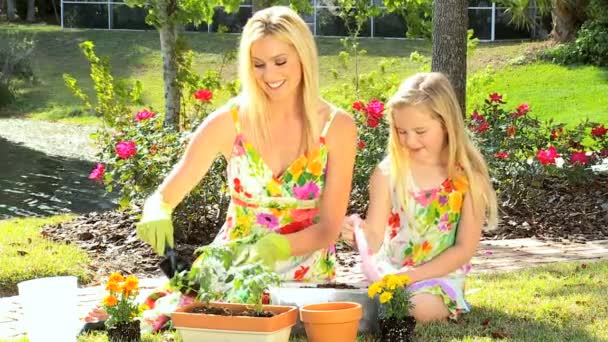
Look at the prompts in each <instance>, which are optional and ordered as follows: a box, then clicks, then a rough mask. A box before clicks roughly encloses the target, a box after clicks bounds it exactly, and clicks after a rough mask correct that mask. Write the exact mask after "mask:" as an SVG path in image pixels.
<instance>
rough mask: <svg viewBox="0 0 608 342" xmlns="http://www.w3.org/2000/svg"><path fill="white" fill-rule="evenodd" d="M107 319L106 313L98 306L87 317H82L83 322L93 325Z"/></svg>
mask: <svg viewBox="0 0 608 342" xmlns="http://www.w3.org/2000/svg"><path fill="white" fill-rule="evenodd" d="M107 319H108V313H107V312H106V311H105V310H104V309H103V308H102V307H99V306H96V307H94V308H93V309H92V310H91V311H90V312H88V313H87V315H86V316H85V317H84V319H83V320H84V321H85V322H86V323H95V322H100V321H105V320H107Z"/></svg>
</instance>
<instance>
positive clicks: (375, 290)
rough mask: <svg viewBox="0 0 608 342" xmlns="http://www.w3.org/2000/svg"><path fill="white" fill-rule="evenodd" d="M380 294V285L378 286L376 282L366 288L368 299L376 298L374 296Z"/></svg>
mask: <svg viewBox="0 0 608 342" xmlns="http://www.w3.org/2000/svg"><path fill="white" fill-rule="evenodd" d="M381 292H382V285H380V283H378V282H375V283H373V284H371V285H370V286H369V287H368V288H367V295H368V296H369V298H374V297H375V296H376V294H378V293H381Z"/></svg>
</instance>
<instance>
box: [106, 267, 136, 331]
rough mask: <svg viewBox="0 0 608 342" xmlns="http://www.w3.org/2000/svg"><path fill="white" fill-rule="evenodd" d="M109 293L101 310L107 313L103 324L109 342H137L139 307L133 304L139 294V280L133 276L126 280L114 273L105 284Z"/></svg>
mask: <svg viewBox="0 0 608 342" xmlns="http://www.w3.org/2000/svg"><path fill="white" fill-rule="evenodd" d="M106 290H107V291H108V292H109V293H108V295H106V296H105V297H104V299H103V304H102V305H103V308H104V309H105V310H106V312H107V313H108V319H107V320H106V322H105V325H106V328H107V331H108V340H109V341H110V342H139V341H140V340H141V335H140V326H139V320H137V319H136V317H137V316H138V314H139V306H138V305H137V303H136V302H135V299H136V298H137V295H138V294H139V280H138V279H137V277H135V276H133V275H129V276H127V277H126V278H125V277H123V276H122V274H120V273H118V272H116V273H113V274H112V275H110V277H109V278H108V282H107V283H106Z"/></svg>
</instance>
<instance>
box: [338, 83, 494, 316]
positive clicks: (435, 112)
mask: <svg viewBox="0 0 608 342" xmlns="http://www.w3.org/2000/svg"><path fill="white" fill-rule="evenodd" d="M387 108H388V115H387V117H388V120H389V123H390V136H389V143H388V148H387V151H388V153H387V154H388V155H387V157H386V158H385V159H384V160H383V161H382V162H381V163H380V164H379V165H378V167H377V168H376V170H375V172H374V174H373V175H372V177H371V180H370V204H369V208H368V212H367V216H366V219H365V221H361V219H359V218H358V217H357V216H351V217H349V218H347V219H346V220H345V222H344V225H343V235H344V236H345V237H346V238H347V239H349V238H350V239H353V231H354V230H355V229H354V227H358V226H361V227H362V230H361V232H362V235H359V236H361V237H362V238H364V239H365V240H366V241H360V242H362V243H365V244H366V245H368V246H369V248H366V249H365V250H360V253H361V254H362V257H363V260H364V264H363V267H364V270H365V273H366V275H367V276H368V278H370V280H376V279H377V278H379V277H382V276H383V275H385V274H389V273H402V274H407V275H408V276H409V277H410V278H411V279H412V282H413V283H412V285H411V286H410V287H409V290H410V291H412V293H413V298H412V300H413V302H414V304H415V307H414V309H413V311H412V314H413V316H414V317H415V318H416V319H417V320H418V321H420V322H426V321H434V320H444V319H446V318H452V319H456V318H457V317H458V315H459V314H460V313H461V312H467V311H469V305H468V304H467V303H466V301H465V299H464V283H465V275H466V274H467V273H468V271H469V270H470V265H469V261H470V259H471V257H472V256H473V255H474V253H475V250H476V248H477V245H478V243H479V240H480V236H481V231H482V227H483V226H484V225H487V226H488V227H493V226H495V224H496V216H497V215H496V210H497V209H496V196H495V192H494V190H493V188H492V184H491V181H490V177H489V175H488V170H487V167H486V164H485V161H484V159H483V157H482V155H481V153H480V152H479V151H478V150H477V149H476V148H475V146H474V145H473V143H472V142H471V140H470V138H469V136H468V135H467V131H466V129H465V124H464V120H463V115H462V112H461V110H460V106H459V105H458V102H457V99H456V96H455V94H454V90H453V88H452V86H451V85H450V82H449V81H448V79H447V78H446V77H445V76H444V75H442V74H440V73H420V74H416V75H414V76H412V77H410V78H408V79H407V80H405V81H404V82H403V83H402V84H401V86H400V87H399V90H398V91H397V93H396V94H394V95H393V96H392V97H391V99H390V100H389V101H388V103H387Z"/></svg>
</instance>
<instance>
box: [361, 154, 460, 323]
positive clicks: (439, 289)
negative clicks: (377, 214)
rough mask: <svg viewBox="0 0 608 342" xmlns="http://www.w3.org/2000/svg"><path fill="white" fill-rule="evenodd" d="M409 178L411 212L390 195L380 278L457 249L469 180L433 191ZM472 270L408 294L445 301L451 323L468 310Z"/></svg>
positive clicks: (426, 283)
mask: <svg viewBox="0 0 608 342" xmlns="http://www.w3.org/2000/svg"><path fill="white" fill-rule="evenodd" d="M386 162H388V161H385V162H383V163H386ZM407 177H408V184H409V189H412V191H411V192H410V195H411V196H412V197H411V198H412V199H413V200H412V201H409V202H408V208H407V211H404V210H403V208H401V207H400V205H399V201H398V199H397V198H398V197H397V193H396V192H395V191H394V190H393V191H391V202H392V210H391V214H390V216H389V218H388V222H387V227H386V230H385V231H386V233H385V236H384V242H383V244H382V247H381V248H380V250H379V251H378V252H377V253H376V254H375V255H373V256H372V258H373V260H374V263H375V264H376V265H377V267H378V271H379V273H380V274H387V273H394V272H395V271H396V270H399V269H401V268H403V267H407V266H412V267H416V266H419V265H422V264H424V263H426V262H428V261H430V260H432V259H433V258H435V257H436V256H438V255H439V254H441V253H442V252H443V251H445V250H446V249H447V248H449V247H451V246H453V245H454V243H455V240H456V232H457V230H458V223H459V221H460V214H461V209H462V204H463V199H464V195H465V193H466V191H467V189H468V181H467V179H466V177H465V176H464V175H462V176H459V177H456V178H455V179H447V180H445V181H444V182H443V183H442V184H441V185H440V186H439V187H437V188H434V189H420V188H419V187H418V186H417V185H416V184H415V182H414V179H413V177H412V176H411V175H408V176H407ZM470 269H471V266H470V264H467V265H465V266H463V267H461V268H460V269H458V270H456V271H454V272H452V273H451V274H449V275H447V276H445V277H442V278H435V279H427V280H423V281H419V282H417V283H414V284H411V285H410V286H409V290H410V291H411V292H412V294H413V295H415V294H420V293H430V294H435V295H438V296H440V297H441V298H443V301H444V303H445V304H446V306H447V308H448V310H449V312H450V318H451V319H456V318H458V315H459V314H460V313H461V312H468V311H469V305H468V304H467V302H466V301H465V299H464V282H465V275H466V274H467V273H468V272H469V271H470Z"/></svg>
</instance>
